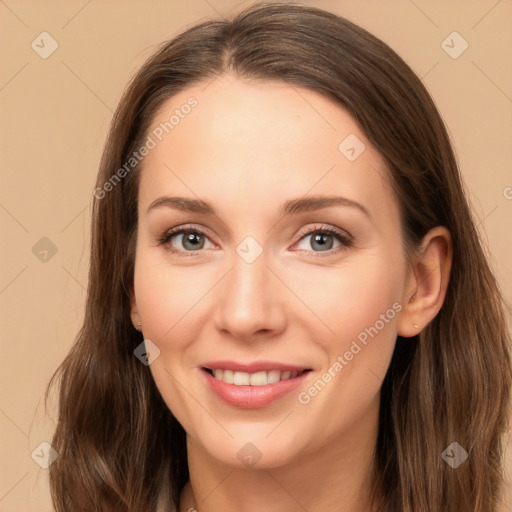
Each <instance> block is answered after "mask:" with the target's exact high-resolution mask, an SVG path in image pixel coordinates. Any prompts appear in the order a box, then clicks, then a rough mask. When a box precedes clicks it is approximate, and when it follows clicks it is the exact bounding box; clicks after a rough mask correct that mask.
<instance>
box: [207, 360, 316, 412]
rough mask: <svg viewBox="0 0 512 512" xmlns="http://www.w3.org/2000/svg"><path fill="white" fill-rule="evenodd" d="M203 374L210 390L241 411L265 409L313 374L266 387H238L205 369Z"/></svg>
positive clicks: (302, 375) (266, 385)
mask: <svg viewBox="0 0 512 512" xmlns="http://www.w3.org/2000/svg"><path fill="white" fill-rule="evenodd" d="M201 373H202V374H203V375H204V377H205V379H206V383H207V385H208V386H209V388H210V389H211V390H212V391H213V392H214V393H215V394H216V395H217V397H218V398H220V399H221V400H222V401H223V402H224V403H226V404H228V405H232V406H234V407H239V408H241V409H257V408H259V407H265V406H266V405H269V404H271V403H273V402H275V401H277V400H279V399H280V398H282V397H283V396H285V395H287V394H288V393H291V392H292V391H293V390H294V389H296V388H297V387H298V386H300V384H301V383H302V382H303V381H304V379H305V378H306V377H307V376H308V375H309V374H310V373H311V372H310V371H306V372H304V373H302V374H301V375H298V376H297V377H294V378H293V379H287V380H280V381H279V382H275V383H273V384H265V385H264V386H236V385H235V384H228V383H227V382H224V381H223V380H219V379H216V378H215V377H214V376H213V375H210V373H208V372H207V371H206V370H204V369H201Z"/></svg>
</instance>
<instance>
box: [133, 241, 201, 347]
mask: <svg viewBox="0 0 512 512" xmlns="http://www.w3.org/2000/svg"><path fill="white" fill-rule="evenodd" d="M162 260H163V258H162V257H161V255H160V257H159V258H158V259H157V258H155V257H154V256H153V255H152V254H151V252H150V251H146V252H145V253H144V251H141V253H140V257H138V259H137V260H136V265H135V276H134V288H135V297H136V301H137V309H138V312H139V315H140V318H141V322H142V325H143V328H144V335H145V336H146V337H147V338H150V339H152V338H153V339H155V340H159V341H160V342H164V341H165V340H166V339H171V338H172V339H173V343H174V341H176V342H177V343H179V339H181V338H182V337H181V336H179V337H176V336H175V333H176V332H177V331H178V330H179V329H180V328H182V327H183V326H184V325H185V324H186V323H187V316H193V310H194V308H195V307H196V306H197V305H198V304H199V303H200V301H201V299H202V298H204V295H205V293H206V292H207V291H208V289H209V286H208V282H209V280H208V277H207V276H206V275H205V273H204V272H202V271H201V270H197V271H191V270H190V268H188V269H187V268H182V269H180V268H178V267H174V268H173V267H171V266H170V265H168V264H166V263H165V261H162Z"/></svg>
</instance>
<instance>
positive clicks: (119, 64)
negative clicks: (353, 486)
mask: <svg viewBox="0 0 512 512" xmlns="http://www.w3.org/2000/svg"><path fill="white" fill-rule="evenodd" d="M249 3H250V2H235V1H233V0H229V1H221V0H188V1H187V2H178V1H172V2H169V1H165V2H163V1H152V2H144V3H143V2H142V1H141V0H139V1H125V2H123V3H121V2H113V1H105V2H101V1H99V0H93V1H89V2H87V1H85V0H84V1H80V2H76V1H67V2H41V1H23V2H21V1H14V0H4V1H3V0H0V16H1V28H0V44H1V48H2V62H3V65H2V67H1V70H0V109H1V116H2V117H1V119H2V123H1V132H0V133H1V145H2V150H1V162H2V165H1V188H0V222H1V228H2V244H1V247H2V248H1V256H0V257H1V262H2V264H1V270H0V311H1V321H0V329H1V332H2V345H1V347H2V348H1V359H0V375H1V386H0V433H1V435H0V465H1V466H0V512H7V511H8V512H17V511H27V510H30V511H36V510H37V511H38V512H41V511H44V510H51V506H50V502H49V498H48V490H47V482H46V478H47V470H44V469H41V468H40V467H39V466H38V465H37V464H36V463H35V462H34V460H32V458H31V453H32V451H33V450H34V449H35V448H36V447H38V445H39V444H40V443H41V442H42V441H45V440H48V441H49V440H50V439H51V434H52V422H51V418H50V419H48V418H46V419H45V418H44V417H43V410H42V402H41V400H42V396H43V392H44V390H45V387H46V384H47V382H48V379H49V377H50V375H51V374H52V372H53V371H54V370H55V369H56V367H57V366H58V364H59V363H60V362H61V360H62V359H63V357H64V356H65V355H66V353H67V352H68V350H69V348H70V346H71V344H72V343H73V339H74V337H75V334H76V332H77V330H78V328H79V325H80V321H81V317H82V314H83V305H84V299H85V287H86V284H87V277H86V276H87V265H88V235H89V221H90V215H89V214H90V208H89V206H90V201H91V198H92V189H93V186H94V180H95V175H96V171H97V167H98V162H99V158H100V153H101V150H102V146H103V143H104V140H105V136H106V132H107V128H108V125H109V123H110V120H111V117H112V113H113V110H114V109H115V107H116V104H117V102H118V100H119V98H120V95H121V92H122V90H123V87H124V86H125V84H126V83H127V81H128V79H129V77H130V76H131V75H132V74H133V73H134V71H135V70H136V69H137V68H138V66H140V64H141V63H142V62H143V61H144V60H145V59H146V58H147V57H148V56H149V55H150V54H151V53H152V51H153V50H154V49H155V46H156V45H157V44H159V43H160V42H161V41H163V40H164V39H167V38H169V37H171V36H172V35H174V34H175V33H176V32H177V31H179V30H181V29H183V28H185V27H188V26H190V25H191V24H193V23H195V22H197V21H199V20H203V19H205V18H207V17H211V16H217V15H218V14H219V13H220V14H229V13H230V12H231V11H232V10H235V11H238V10H240V9H241V8H242V7H245V6H246V5H248V4H249ZM305 3H309V4H311V5H315V6H318V7H323V8H327V9H330V10H332V11H333V12H336V13H338V14H341V15H342V16H345V17H347V18H348V19H349V20H351V21H354V22H355V23H357V24H359V25H361V26H362V27H364V28H366V29H368V30H369V31H370V32H372V33H373V34H375V35H376V36H378V37H380V38H381V39H383V40H384V41H385V42H387V43H388V44H389V45H390V46H391V47H392V48H394V49H395V50H396V51H397V52H398V53H399V54H400V55H401V56H402V57H403V58H404V59H405V60H406V61H407V62H408V63H409V64H410V65H411V67H412V68H413V69H414V70H415V71H416V72H417V73H418V75H419V76H420V77H422V79H423V81H424V83H425V85H426V86H427V88H428V89H429V91H430V92H431V94H432V96H433V98H434V100H435V101H436V103H437V105H438V107H439V109H440V111H441V114H442V115H443V118H444V119H445V121H446V123H447V125H448V128H449V131H450V133H451V135H452V137H453V142H454V146H455V150H456V152H457V155H458V158H459V161H460V164H461V168H462V172H463V175H464V179H465V182H466V186H467V190H468V193H469V195H470V197H471V201H472V203H473V207H474V211H475V214H476V217H477V218H478V223H479V229H480V230H481V233H482V236H483V237H484V241H485V244H486V245H487V246H488V249H489V252H490V257H491V260H492V264H493V266H494V268H495V270H496V273H497V275H498V278H499V281H500V283H501V285H502V288H503V291H504V293H505V295H506V296H507V298H508V300H511V298H512V257H511V254H512V237H511V235H510V219H511V217H512V189H511V188H507V187H512V173H511V169H512V165H511V164H512V154H511V151H510V141H511V136H512V108H511V106H512V74H511V68H510V64H509V63H510V62H512V32H511V31H510V26H511V22H512V3H511V2H510V1H508V0H501V1H496V0H481V1H472V2H465V1H464V2H463V1H450V2H446V1H441V0H436V1H427V0H414V1H412V0H395V1H387V2H380V1H368V0H366V1H361V2H359V1H316V2H314V1H310V2H305ZM44 31H46V32H48V33H49V34H50V35H51V36H52V37H53V38H54V39H55V40H56V41H57V43H58V48H57V50H56V51H55V52H54V53H53V54H52V55H51V56H50V57H48V58H47V59H43V58H41V57H40V56H39V54H38V53H36V51H34V50H33V49H32V47H31V44H32V42H33V41H34V40H36V43H37V41H40V38H38V36H39V34H41V32H44ZM453 31H457V32H459V33H460V34H461V36H462V37H463V38H464V39H465V40H466V41H467V42H468V44H469V47H468V49H467V50H466V51H465V52H464V53H463V54H462V55H461V56H460V57H459V58H457V59H453V58H451V57H450V56H449V55H448V54H447V53H446V52H445V51H444V50H443V48H442V47H441V43H442V41H443V40H444V39H445V38H446V37H447V36H448V35H449V34H451V33H452V32H453ZM36 38H38V39H36ZM457 44H459V43H457ZM46 48H48V46H46ZM507 196H508V199H507ZM43 237H47V238H48V239H50V240H51V243H52V244H53V245H54V246H55V248H56V249H57V252H56V253H55V254H54V255H52V252H51V250H50V252H48V254H47V255H46V259H47V261H41V260H40V258H44V257H45V253H44V252H41V251H44V249H47V250H48V249H49V247H50V245H49V243H48V241H43V242H39V244H40V245H38V246H36V248H38V249H37V250H34V251H35V252H36V254H34V252H33V250H32V248H33V247H34V246H35V245H36V244H37V243H38V241H39V240H40V239H41V238H43ZM468 414H471V411H468ZM37 453H40V448H39V452H36V454H37ZM504 510H509V511H512V499H510V498H509V501H508V508H504Z"/></svg>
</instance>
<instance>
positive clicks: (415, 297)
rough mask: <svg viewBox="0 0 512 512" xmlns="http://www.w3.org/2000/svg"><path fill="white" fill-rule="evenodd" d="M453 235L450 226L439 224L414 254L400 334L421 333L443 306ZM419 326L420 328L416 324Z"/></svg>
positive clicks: (410, 335) (404, 298) (406, 336)
mask: <svg viewBox="0 0 512 512" xmlns="http://www.w3.org/2000/svg"><path fill="white" fill-rule="evenodd" d="M452 257H453V250H452V238H451V235H450V232H449V231H448V229H446V228H445V227H444V226H437V227H435V228H433V229H431V230H430V231H429V232H428V233H427V234H426V235H425V237H424V238H423V240H422V243H421V247H420V248H419V251H418V252H417V254H416V256H415V257H414V260H413V262H412V263H413V264H412V268H411V269H410V271H409V273H408V276H407V280H406V286H405V289H404V297H403V305H404V307H403V309H402V312H401V315H400V319H399V321H398V335H399V336H402V337H404V338H409V337H412V336H415V335H417V334H418V333H419V332H420V331H421V329H423V328H424V327H425V326H426V325H427V324H428V323H429V322H430V321H431V320H432V319H433V318H434V317H435V316H436V315H437V313H438V312H439V310H440V309H441V307H442V305H443V302H444V299H445V296H446V290H447V289H448V282H449V279H450V270H451V266H452ZM415 325H416V326H418V327H415Z"/></svg>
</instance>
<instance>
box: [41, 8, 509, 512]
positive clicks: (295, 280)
mask: <svg viewBox="0 0 512 512" xmlns="http://www.w3.org/2000/svg"><path fill="white" fill-rule="evenodd" d="M94 196H95V202H94V209H93V225H92V252H91V268H90V275H89V289H88V298H87V305H86V314H85V320H84V324H83V327H82V329H81V331H80V334H79V336H78V339H77V342H76V344H75V345H74V347H73V349H72V350H71V352H70V354H69V355H68V357H67V358H66V359H65V361H64V362H63V363H62V365H61V367H60V368H59V369H58V371H57V372H56V374H55V375H54V377H56V376H57V375H58V376H59V379H60V383H61V393H60V415H59V422H58V425H57V429H56V432H55V435H54V439H53V442H52V446H53V447H54V449H55V450H56V451H57V452H58V454H59V457H58V459H57V460H56V461H55V462H54V463H53V464H52V465H51V466H50V484H51V491H52V497H53V500H54V504H55V509H56V512H61V511H62V512H63V511H70V510H72V511H74V512H77V511H90V510H104V511H121V510H123V511H135V510H141V511H142V510H144V511H151V510H155V511H157V510H158V511H168V510H179V511H185V510H197V511H199V512H204V511H218V510H221V511H223V512H226V511H227V512H230V511H232V510H235V509H236V510H244V511H253V510H266V511H274V510H275V511H278V510H279V511H295V510H308V511H311V512H312V511H319V510H322V511H325V510H333V511H334V510H336V511H343V512H355V511H362V510H364V511H368V510H371V511H379V512H391V511H404V512H405V511H408V512H419V511H430V512H431V511H443V512H455V511H456V512H463V511H468V512H469V511H472V512H474V511H478V512H495V511H496V510H498V508H497V507H498V504H499V497H500V492H501V490H502V484H503V482H502V480H503V479H502V455H503V436H504V433H505V432H506V429H507V407H508V404H509V402H510V390H511V382H512V375H511V358H510V351H509V350H510V349H509V344H510V339H509V337H508V334H507V329H506V325H505V316H504V304H503V299H502V298H501V296H500V293H499V289H498V286H497V284H496V281H495V278H494V277H493V275H492V273H491V271H490V269H489V266H488V263H487V261H486V258H485V256H484V253H483V250H482V247H481V245H480V242H479V239H478V236H477V231H476V229H475V224H474V221H473V219H472V217H471V214H470V211H469V208H468V205H467V201H466V199H465V196H464V193H463V191H462V186H461V179H460V176H459V171H458V168H457V163H456V161H455V158H454V155H453V152H452V149H451V146H450V141H449V138H448V135H447V133H446V129H445V127H444V125H443V123H442V121H441V118H440V116H439V114H438V112H437V110H436V108H435V106H434V104H433V102H432V100H431V98H430V96H429V94H428V93H427V91H426V90H425V88H424V86H423V85H422V83H421V81H420V80H419V79H418V78H417V77H416V75H415V74H414V73H413V72H412V71H411V69H410V68H409V67H408V66H407V65H406V64H405V63H404V62H403V61H402V60H401V59H400V58H399V57H398V56H397V55H396V54H395V53H394V52H393V51H392V50H391V49H390V48H389V47H388V46H387V45H385V44H384V43H383V42H381V41H380V40H378V39H376V38H375V37H374V36H372V35H370V34H369V33H367V32H366V31H364V30H363V29H361V28H359V27H357V26H355V25H353V24H352V23H350V22H348V21H347V20H345V19H342V18H340V17H337V16H335V15H333V14H330V13H328V12H325V11H322V10H319V9H315V8H311V7H303V6H297V5H293V4H289V5H287V4H269V5H264V4H262V5H256V6H253V7H251V8H249V9H247V10H246V11H244V12H243V13H242V14H240V15H239V16H237V17H236V18H235V19H234V20H232V21H211V22H206V23H201V24H199V25H197V26H195V27H192V28H191V29H189V30H187V31H186V32H184V33H182V34H180V35H179V36H177V37H175V38H174V39H172V40H170V41H169V42H166V43H165V44H164V45H162V47H161V49H160V50H159V51H158V52H157V53H156V54H155V55H154V56H153V57H152V58H150V59H149V61H148V62H147V63H146V64H145V65H144V66H143V68H142V69H141V70H140V71H139V73H138V74H137V75H136V76H135V78H134V79H133V80H132V82H131V84H130V85H129V87H128V89H127V91H126V93H125V95H124V97H123V98H122V100H121V102H120V105H119V107H118V109H117V112H116V114H115V116H114V120H113V123H112V128H111V132H110V135H109V138H108V141H107V144H106V147H105V151H104V155H103V159H102V162H101V166H100V171H99V174H98V181H97V186H96V189H95V191H94ZM52 380H53V379H52Z"/></svg>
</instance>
